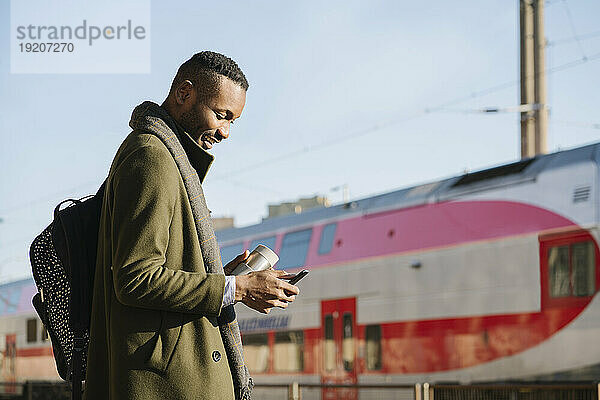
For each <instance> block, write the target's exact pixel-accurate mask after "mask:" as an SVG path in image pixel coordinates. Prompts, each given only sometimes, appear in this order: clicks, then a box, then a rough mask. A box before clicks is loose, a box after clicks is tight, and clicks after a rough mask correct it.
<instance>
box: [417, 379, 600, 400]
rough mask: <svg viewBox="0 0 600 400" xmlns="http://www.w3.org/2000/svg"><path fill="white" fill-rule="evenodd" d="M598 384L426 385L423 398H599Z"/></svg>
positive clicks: (494, 399) (467, 399)
mask: <svg viewBox="0 0 600 400" xmlns="http://www.w3.org/2000/svg"><path fill="white" fill-rule="evenodd" d="M599 397H600V385H597V384H592V383H589V384H587V383H586V384H574V383H565V384H556V383H551V384H546V383H541V384H502V385H500V384H497V385H427V384H425V385H424V387H423V399H422V400H434V399H435V400H598V399H599Z"/></svg>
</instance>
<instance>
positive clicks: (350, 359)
mask: <svg viewBox="0 0 600 400" xmlns="http://www.w3.org/2000/svg"><path fill="white" fill-rule="evenodd" d="M342 323H343V324H344V340H343V341H342V359H343V360H344V369H345V370H346V371H352V369H353V368H354V332H353V324H352V314H350V313H344V317H343V319H342Z"/></svg>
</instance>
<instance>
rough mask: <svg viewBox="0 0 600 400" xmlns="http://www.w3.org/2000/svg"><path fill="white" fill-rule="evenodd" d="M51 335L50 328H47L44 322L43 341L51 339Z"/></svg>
mask: <svg viewBox="0 0 600 400" xmlns="http://www.w3.org/2000/svg"><path fill="white" fill-rule="evenodd" d="M49 339H50V336H49V335H48V329H46V325H44V324H42V341H46V340H49Z"/></svg>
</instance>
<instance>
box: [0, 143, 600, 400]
mask: <svg viewBox="0 0 600 400" xmlns="http://www.w3.org/2000/svg"><path fill="white" fill-rule="evenodd" d="M599 162H600V142H598V143H594V144H590V145H586V146H581V147H577V148H573V149H568V150H563V151H557V152H554V153H551V154H544V155H538V156H535V157H532V158H526V159H522V160H519V161H516V162H512V163H508V164H503V165H499V166H494V167H490V168H486V169H482V170H479V171H475V172H468V173H464V174H461V175H457V176H453V177H450V178H445V179H441V180H437V181H433V182H427V183H424V184H421V185H416V186H411V187H407V188H403V189H400V190H395V191H391V192H387V193H383V194H379V195H375V196H371V197H367V198H362V199H358V200H352V201H348V202H345V203H340V204H337V205H334V206H330V207H317V208H313V209H309V210H306V211H304V212H302V213H299V214H289V215H284V216H279V217H275V218H268V219H265V220H263V221H262V222H261V223H259V224H255V225H251V226H246V227H239V228H229V229H225V230H221V231H218V232H217V237H218V241H219V244H220V246H221V256H222V259H223V260H224V262H226V261H228V260H231V259H233V258H234V257H235V256H237V255H238V254H240V253H242V252H243V251H244V250H245V249H250V250H252V249H253V248H255V247H256V246H257V245H258V244H263V245H266V246H268V247H270V248H272V249H274V250H275V251H276V252H277V253H278V254H279V257H280V260H279V262H278V264H277V265H276V268H282V269H285V270H287V271H290V272H297V271H300V270H302V269H308V270H309V271H310V273H309V274H308V276H307V277H305V278H304V279H303V280H301V281H300V282H299V283H298V287H299V289H300V295H299V296H298V297H297V298H296V301H294V302H293V303H292V304H290V306H289V307H288V308H287V309H285V310H281V309H273V310H272V311H271V312H270V313H269V314H266V315H262V314H259V313H256V312H254V311H253V310H250V309H249V308H247V307H245V306H243V305H237V306H236V311H237V315H238V322H239V324H240V329H241V331H242V341H243V345H244V354H245V359H246V364H247V366H248V367H249V369H250V371H251V373H252V375H253V377H254V380H255V382H257V383H261V384H280V383H289V382H291V381H296V382H300V383H315V384H414V383H415V382H457V383H477V382H509V381H526V382H532V381H536V382H537V381H556V380H561V381H586V380H589V381H593V380H596V379H597V377H598V376H599V375H598V374H599V373H600V344H598V343H597V338H598V337H600V298H599V296H598V295H597V293H598V290H599V288H600V268H599V260H600V254H599V249H598V239H599V238H598V235H599V223H600V220H599V218H600V216H599V214H600V213H599V212H600V207H599V206H600V204H599V201H600V198H599V193H598V191H599V188H600V186H599V183H600V182H599ZM34 293H35V287H34V283H33V280H32V279H25V280H21V281H17V282H12V283H8V284H3V285H1V286H0V350H1V354H2V362H1V366H2V370H1V374H2V375H1V377H0V378H1V379H2V380H3V381H22V380H27V379H51V378H55V379H58V375H57V373H56V369H55V366H54V361H53V358H52V350H51V346H50V342H49V341H48V340H47V334H46V333H45V330H44V328H43V325H42V324H41V322H40V321H39V320H38V319H37V317H36V315H35V313H34V311H33V308H32V306H31V297H32V296H33V294H34ZM335 396H336V394H335V393H329V394H328V393H326V392H325V391H324V392H323V398H336V397H335ZM338 396H339V394H338ZM344 397H345V398H352V397H355V395H352V394H350V395H347V396H344ZM340 398H341V397H340Z"/></svg>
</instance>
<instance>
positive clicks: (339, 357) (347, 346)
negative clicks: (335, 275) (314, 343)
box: [321, 297, 358, 400]
mask: <svg viewBox="0 0 600 400" xmlns="http://www.w3.org/2000/svg"><path fill="white" fill-rule="evenodd" d="M356 336H357V329H356V298H355V297H352V298H347V299H336V300H324V301H322V302H321V339H322V342H321V343H322V350H321V351H322V365H321V383H323V384H356V383H357V378H356V346H357V344H356ZM322 398H323V400H338V399H350V400H353V399H358V393H357V390H356V389H340V388H338V389H323V397H322Z"/></svg>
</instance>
